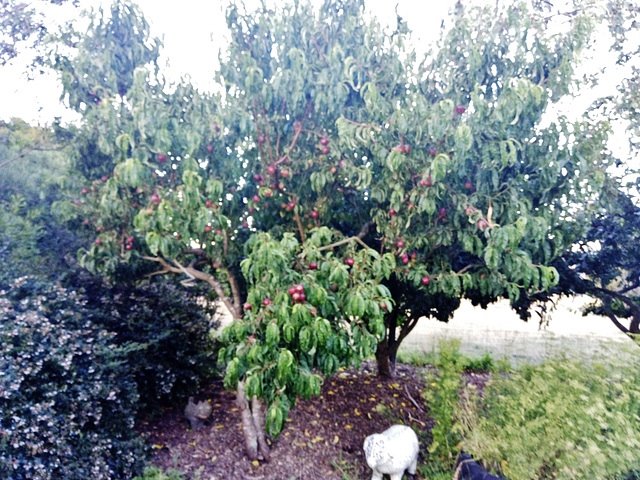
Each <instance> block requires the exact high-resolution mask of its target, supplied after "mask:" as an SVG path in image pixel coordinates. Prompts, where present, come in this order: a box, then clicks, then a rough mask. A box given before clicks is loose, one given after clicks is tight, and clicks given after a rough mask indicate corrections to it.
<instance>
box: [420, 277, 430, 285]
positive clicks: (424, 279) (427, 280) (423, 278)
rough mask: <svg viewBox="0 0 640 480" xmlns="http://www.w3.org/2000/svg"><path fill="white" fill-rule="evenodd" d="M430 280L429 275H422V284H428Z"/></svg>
mask: <svg viewBox="0 0 640 480" xmlns="http://www.w3.org/2000/svg"><path fill="white" fill-rule="evenodd" d="M430 281H431V280H430V279H429V277H427V276H426V275H425V276H424V277H422V284H423V285H429V282H430Z"/></svg>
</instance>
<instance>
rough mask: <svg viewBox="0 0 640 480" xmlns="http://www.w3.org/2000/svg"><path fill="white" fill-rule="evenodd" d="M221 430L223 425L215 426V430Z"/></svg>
mask: <svg viewBox="0 0 640 480" xmlns="http://www.w3.org/2000/svg"><path fill="white" fill-rule="evenodd" d="M221 428H224V425H216V429H217V430H220V429H221Z"/></svg>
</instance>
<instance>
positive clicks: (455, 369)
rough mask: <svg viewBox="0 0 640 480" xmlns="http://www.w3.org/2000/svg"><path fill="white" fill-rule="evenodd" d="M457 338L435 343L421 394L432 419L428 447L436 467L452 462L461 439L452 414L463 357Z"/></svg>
mask: <svg viewBox="0 0 640 480" xmlns="http://www.w3.org/2000/svg"><path fill="white" fill-rule="evenodd" d="M459 348H460V340H450V341H443V342H440V344H439V350H438V356H437V357H436V361H435V362H434V363H435V367H436V371H430V372H429V373H427V375H426V388H425V390H424V393H423V398H424V400H425V401H426V405H427V406H428V407H429V416H430V417H431V418H432V419H433V426H432V427H431V437H432V440H431V444H430V445H429V448H428V451H429V454H430V463H433V464H434V465H435V466H436V467H437V468H436V469H438V470H443V469H444V470H446V469H448V468H452V467H453V466H454V462H455V458H456V454H457V452H458V444H459V443H460V441H461V440H462V435H461V433H462V430H461V426H460V425H459V423H458V422H457V420H456V418H455V412H456V410H457V405H458V400H459V397H460V390H461V388H462V380H461V376H460V375H461V372H462V370H463V368H464V366H465V364H466V362H467V359H466V358H465V357H464V356H462V355H461V354H460V352H459Z"/></svg>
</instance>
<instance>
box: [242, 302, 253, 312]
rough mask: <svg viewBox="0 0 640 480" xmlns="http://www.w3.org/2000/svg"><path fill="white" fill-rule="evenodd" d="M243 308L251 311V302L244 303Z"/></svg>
mask: <svg viewBox="0 0 640 480" xmlns="http://www.w3.org/2000/svg"><path fill="white" fill-rule="evenodd" d="M242 308H244V309H245V310H251V304H250V303H249V302H244V304H243V305H242Z"/></svg>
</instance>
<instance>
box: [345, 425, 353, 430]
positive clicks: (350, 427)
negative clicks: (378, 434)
mask: <svg viewBox="0 0 640 480" xmlns="http://www.w3.org/2000/svg"><path fill="white" fill-rule="evenodd" d="M344 428H346V429H347V430H351V429H352V428H353V427H352V426H351V425H345V426H344Z"/></svg>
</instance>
